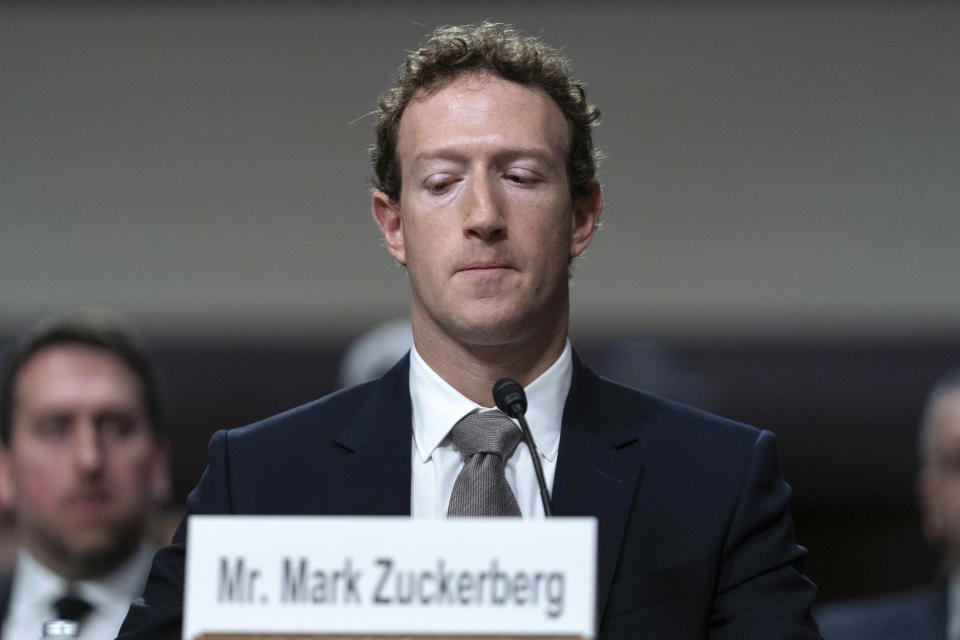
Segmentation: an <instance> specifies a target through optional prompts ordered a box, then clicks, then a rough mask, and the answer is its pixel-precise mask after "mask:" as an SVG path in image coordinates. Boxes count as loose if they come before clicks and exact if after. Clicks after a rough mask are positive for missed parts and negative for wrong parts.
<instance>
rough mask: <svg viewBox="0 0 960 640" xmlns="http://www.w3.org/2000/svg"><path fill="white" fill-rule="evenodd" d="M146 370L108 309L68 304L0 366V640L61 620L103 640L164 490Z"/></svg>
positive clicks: (143, 559)
mask: <svg viewBox="0 0 960 640" xmlns="http://www.w3.org/2000/svg"><path fill="white" fill-rule="evenodd" d="M159 398H160V396H159V392H158V389H157V386H156V384H155V377H154V375H153V369H152V367H151V365H150V362H149V360H148V359H147V356H146V353H145V352H144V350H143V349H142V348H141V347H140V346H139V342H138V340H137V339H136V337H135V334H134V333H133V331H132V329H131V328H130V327H128V326H127V324H126V322H124V321H122V320H121V319H119V318H117V317H115V316H114V315H113V314H108V313H105V312H94V311H74V312H69V313H66V314H61V315H57V316H53V317H50V318H47V319H45V320H43V321H41V322H39V323H37V324H36V325H34V326H33V327H31V328H30V329H28V330H27V331H26V332H24V334H23V335H22V336H21V337H20V339H19V340H18V341H17V342H15V343H14V344H13V345H12V346H11V347H10V348H9V349H8V350H7V351H6V352H5V353H4V358H3V369H2V373H0V440H2V447H0V499H2V502H3V505H4V506H5V507H7V508H10V509H11V510H12V512H13V514H14V520H15V526H16V530H17V534H18V548H17V555H16V564H15V566H14V570H13V574H12V576H11V577H10V578H9V579H5V580H4V581H3V582H0V637H2V638H3V640H21V639H25V638H26V639H32V638H39V637H40V636H41V633H42V629H43V624H44V622H46V621H49V620H53V619H61V618H68V619H71V620H74V621H76V622H78V623H79V624H80V629H81V633H82V637H83V638H112V637H114V636H115V635H116V633H117V631H118V630H119V628H120V623H121V622H122V621H123V618H124V616H125V615H126V611H127V607H128V606H129V603H130V601H132V600H133V599H134V598H136V597H137V596H139V595H140V593H141V591H142V590H143V585H144V583H145V582H146V577H147V573H148V571H149V568H150V561H151V558H152V557H153V553H154V551H155V548H154V547H153V546H152V545H150V544H149V543H147V542H146V536H145V534H146V528H147V522H148V518H149V516H150V515H151V514H152V513H153V511H154V509H155V508H156V507H157V506H159V504H160V503H162V502H163V501H164V500H166V498H167V495H168V493H169V490H170V483H169V454H168V445H167V443H166V439H165V437H164V436H163V428H162V421H161V419H160V412H159V405H160V399H159Z"/></svg>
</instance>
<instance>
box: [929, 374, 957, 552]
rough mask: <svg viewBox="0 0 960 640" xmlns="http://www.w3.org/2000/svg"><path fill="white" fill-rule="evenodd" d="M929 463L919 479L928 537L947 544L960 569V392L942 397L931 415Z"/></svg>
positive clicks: (947, 549)
mask: <svg viewBox="0 0 960 640" xmlns="http://www.w3.org/2000/svg"><path fill="white" fill-rule="evenodd" d="M929 419H930V422H929V429H930V433H929V438H930V440H929V445H930V448H929V463H928V465H927V468H926V469H924V470H923V472H922V474H921V477H920V494H921V508H922V510H923V516H924V526H925V528H926V532H927V536H928V537H929V538H931V539H933V540H937V541H940V542H943V543H944V544H945V545H946V551H947V561H948V562H950V563H951V564H952V565H953V566H955V567H956V566H960V390H956V391H953V392H951V393H948V394H946V395H944V396H943V397H941V398H940V399H939V400H938V401H937V402H936V404H935V405H934V407H933V409H932V410H931V413H930V417H929Z"/></svg>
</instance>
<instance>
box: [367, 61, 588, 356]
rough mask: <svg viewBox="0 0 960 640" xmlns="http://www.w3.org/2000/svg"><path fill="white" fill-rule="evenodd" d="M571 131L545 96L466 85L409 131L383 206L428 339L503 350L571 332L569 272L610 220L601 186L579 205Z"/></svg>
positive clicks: (411, 115)
mask: <svg viewBox="0 0 960 640" xmlns="http://www.w3.org/2000/svg"><path fill="white" fill-rule="evenodd" d="M568 146H569V132H568V127H567V123H566V120H565V119H564V117H563V114H562V112H561V111H560V108H559V107H558V106H557V105H556V103H554V102H553V100H552V99H551V98H550V97H549V96H548V95H547V94H546V93H545V92H544V91H543V90H542V89H540V88H535V87H531V86H526V85H521V84H517V83H514V82H511V81H508V80H504V79H503V78H500V77H499V76H496V75H490V74H485V73H484V74H478V73H469V74H461V75H460V76H457V77H456V78H455V79H453V80H452V81H450V82H449V83H447V84H446V85H444V86H443V87H442V88H441V89H439V90H438V91H435V92H433V93H429V94H423V93H421V94H419V95H418V96H415V97H414V99H413V100H412V101H411V102H410V104H409V105H408V106H407V108H406V110H405V111H404V114H403V117H402V118H401V120H400V126H399V133H398V143H397V157H398V160H399V164H400V168H401V178H402V185H403V187H402V190H401V194H400V201H399V203H393V202H390V200H389V199H388V198H387V196H386V195H384V194H382V193H378V194H376V195H375V196H374V215H375V217H376V219H377V223H378V224H379V226H380V228H381V230H382V231H383V233H384V236H385V238H386V241H387V246H388V248H389V249H390V252H391V253H392V254H393V256H394V257H395V258H396V259H397V260H398V261H399V262H400V263H401V264H404V265H406V267H407V270H408V273H409V278H410V285H411V290H412V304H411V320H412V322H413V325H414V330H415V335H417V336H418V338H420V339H433V338H440V339H449V338H452V339H454V340H456V341H457V342H460V343H463V344H470V345H483V346H495V345H502V344H513V343H517V342H522V341H524V340H529V339H532V338H533V337H535V336H536V335H537V334H538V333H544V332H553V333H559V332H564V334H565V331H566V322H567V313H568V311H567V310H568V289H567V287H568V284H567V268H568V264H569V261H570V259H571V258H573V257H575V256H577V255H579V254H580V253H581V252H583V250H584V249H586V247H587V245H588V244H589V242H590V239H591V237H592V234H593V230H594V225H595V223H596V221H597V219H598V218H599V216H600V210H601V208H602V202H601V199H600V189H599V186H598V185H596V184H594V194H593V195H591V196H586V197H582V198H578V199H576V200H574V199H573V198H571V195H570V186H569V182H568V177H567V169H566V161H567V150H568Z"/></svg>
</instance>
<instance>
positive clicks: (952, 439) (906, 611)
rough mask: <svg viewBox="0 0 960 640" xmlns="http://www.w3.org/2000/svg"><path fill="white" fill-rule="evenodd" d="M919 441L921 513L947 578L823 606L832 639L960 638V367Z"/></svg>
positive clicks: (932, 407)
mask: <svg viewBox="0 0 960 640" xmlns="http://www.w3.org/2000/svg"><path fill="white" fill-rule="evenodd" d="M917 442H918V452H919V456H920V472H919V476H918V478H917V493H918V500H919V506H920V512H921V515H922V516H923V527H924V533H925V534H926V537H927V539H928V540H929V541H930V542H931V543H933V544H936V545H938V546H939V547H940V548H941V550H942V552H943V576H942V579H941V580H939V581H938V582H937V583H935V584H932V585H928V586H924V587H919V588H916V589H912V590H909V591H904V592H900V593H895V594H890V595H884V596H878V597H875V598H866V599H861V600H852V601H848V602H838V603H830V604H827V605H823V606H821V607H819V608H818V609H817V612H816V618H817V621H818V622H819V623H820V631H821V633H822V634H823V637H824V638H826V640H848V639H849V640H854V639H856V640H860V639H864V638H869V639H871V640H901V639H902V640H928V639H929V640H960V368H958V369H953V370H951V371H949V372H947V373H946V374H944V375H943V376H941V377H940V379H939V380H938V381H937V382H936V383H935V384H934V385H933V388H932V389H931V390H930V393H929V395H928V396H927V404H926V408H925V410H924V412H923V417H922V418H921V421H920V429H919V433H918V438H917Z"/></svg>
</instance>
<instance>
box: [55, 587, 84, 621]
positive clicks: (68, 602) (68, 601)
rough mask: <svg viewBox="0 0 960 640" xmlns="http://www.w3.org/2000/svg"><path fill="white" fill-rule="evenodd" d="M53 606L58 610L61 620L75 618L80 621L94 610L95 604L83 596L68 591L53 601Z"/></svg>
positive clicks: (58, 616)
mask: <svg viewBox="0 0 960 640" xmlns="http://www.w3.org/2000/svg"><path fill="white" fill-rule="evenodd" d="M53 608H54V610H55V611H56V612H57V618H59V619H60V620H75V621H77V622H80V621H82V620H83V619H84V618H85V617H86V615H87V614H88V613H90V611H92V610H93V605H92V604H90V603H89V602H87V601H86V600H84V599H83V598H80V597H78V596H75V595H73V594H70V593H68V594H67V595H65V596H63V597H61V598H58V599H57V601H56V602H54V603H53Z"/></svg>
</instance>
